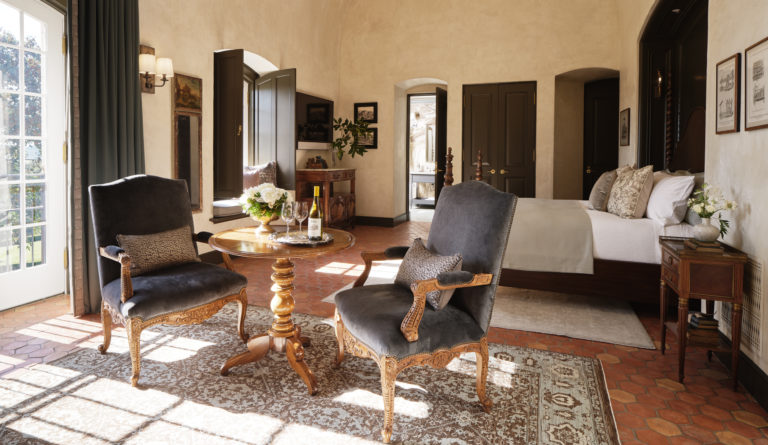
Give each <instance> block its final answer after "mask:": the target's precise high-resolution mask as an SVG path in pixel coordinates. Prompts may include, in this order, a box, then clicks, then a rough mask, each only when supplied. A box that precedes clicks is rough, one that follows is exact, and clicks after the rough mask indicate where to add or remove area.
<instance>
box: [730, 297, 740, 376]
mask: <svg viewBox="0 0 768 445" xmlns="http://www.w3.org/2000/svg"><path fill="white" fill-rule="evenodd" d="M741 314H742V310H741V304H739V303H734V304H733V317H732V318H731V340H733V342H732V343H731V372H732V373H733V374H732V376H733V390H734V391H736V390H738V389H739V350H740V349H741V347H740V346H741Z"/></svg>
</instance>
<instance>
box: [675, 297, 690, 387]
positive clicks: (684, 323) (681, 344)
mask: <svg viewBox="0 0 768 445" xmlns="http://www.w3.org/2000/svg"><path fill="white" fill-rule="evenodd" d="M687 328H688V299H687V298H683V297H680V298H679V299H678V306H677V341H678V351H677V381H678V382H680V383H683V378H684V377H685V344H686V338H685V333H686V331H687Z"/></svg>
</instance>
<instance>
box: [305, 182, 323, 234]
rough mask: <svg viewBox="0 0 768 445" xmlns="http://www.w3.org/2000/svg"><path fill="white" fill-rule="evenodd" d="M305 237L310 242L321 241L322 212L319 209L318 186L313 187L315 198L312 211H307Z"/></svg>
mask: <svg viewBox="0 0 768 445" xmlns="http://www.w3.org/2000/svg"><path fill="white" fill-rule="evenodd" d="M307 235H308V236H309V240H310V241H322V239H323V210H322V208H321V207H320V186H317V185H316V186H315V197H314V199H313V200H312V209H310V211H309V219H308V222H307Z"/></svg>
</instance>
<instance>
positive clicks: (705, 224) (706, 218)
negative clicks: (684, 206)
mask: <svg viewBox="0 0 768 445" xmlns="http://www.w3.org/2000/svg"><path fill="white" fill-rule="evenodd" d="M688 207H690V208H691V210H693V211H694V212H696V214H697V215H699V217H701V222H700V223H699V224H697V225H695V226H693V237H694V238H696V239H697V240H699V241H703V242H709V243H711V242H714V241H715V240H717V238H718V237H724V236H725V234H726V233H728V227H730V222H729V221H728V220H727V219H723V218H722V217H721V216H718V217H717V220H718V221H719V223H720V224H719V225H720V227H719V228H718V227H716V226H714V225H712V222H711V218H713V217H714V216H715V215H717V214H718V213H720V212H722V211H724V210H733V209H735V208H736V202H735V201H728V200H727V199H724V198H723V193H722V192H721V191H720V189H718V188H717V187H712V186H711V185H709V184H707V183H704V184H702V186H701V188H700V189H699V190H697V191H696V192H694V194H693V197H692V198H690V199H689V200H688Z"/></svg>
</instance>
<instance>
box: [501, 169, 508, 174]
mask: <svg viewBox="0 0 768 445" xmlns="http://www.w3.org/2000/svg"><path fill="white" fill-rule="evenodd" d="M506 173H509V172H508V171H506V170H504V169H503V168H502V169H501V170H499V174H500V175H504V174H506Z"/></svg>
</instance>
